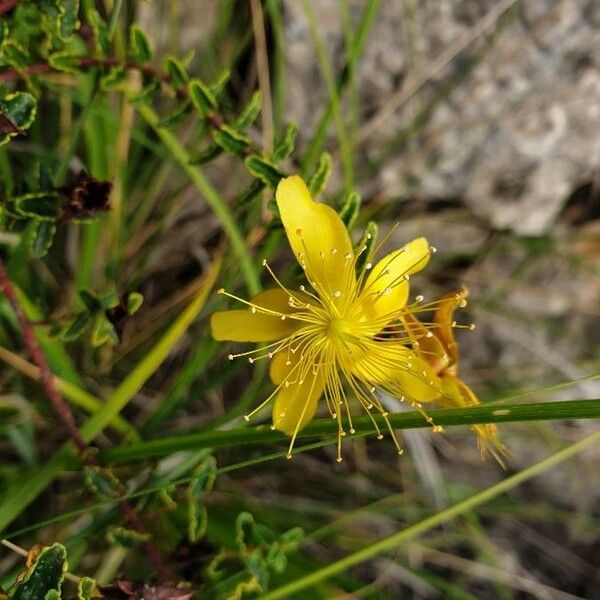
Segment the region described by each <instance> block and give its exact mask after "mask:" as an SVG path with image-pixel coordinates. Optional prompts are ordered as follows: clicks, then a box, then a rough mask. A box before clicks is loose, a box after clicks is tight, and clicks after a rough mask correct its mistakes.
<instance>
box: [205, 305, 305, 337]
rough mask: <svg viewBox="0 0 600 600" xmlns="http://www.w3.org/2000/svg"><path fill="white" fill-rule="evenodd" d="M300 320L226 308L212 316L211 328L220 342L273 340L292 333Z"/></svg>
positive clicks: (213, 334)
mask: <svg viewBox="0 0 600 600" xmlns="http://www.w3.org/2000/svg"><path fill="white" fill-rule="evenodd" d="M298 326H299V323H298V321H295V320H292V319H285V320H282V319H281V317H276V316H273V315H265V314H261V313H258V312H257V313H252V312H251V311H249V310H225V311H221V312H216V313H214V314H213V315H212V316H211V317H210V330H211V333H212V336H213V338H214V339H215V340H217V341H219V342H223V341H229V342H272V341H275V340H279V339H282V338H285V337H287V336H288V335H291V334H292V333H293V332H294V331H296V329H298Z"/></svg>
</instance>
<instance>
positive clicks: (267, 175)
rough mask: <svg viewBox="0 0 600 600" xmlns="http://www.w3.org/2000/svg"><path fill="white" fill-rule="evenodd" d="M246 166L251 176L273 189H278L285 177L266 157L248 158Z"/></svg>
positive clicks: (245, 162)
mask: <svg viewBox="0 0 600 600" xmlns="http://www.w3.org/2000/svg"><path fill="white" fill-rule="evenodd" d="M244 164H245V165H246V169H248V171H249V172H250V174H251V175H253V176H254V177H256V178H257V179H260V180H261V181H262V182H264V183H266V184H267V185H268V186H270V187H272V188H276V187H277V184H278V183H279V182H280V181H281V179H282V178H283V177H285V175H284V174H283V173H282V172H281V171H280V170H279V169H278V168H277V166H276V165H275V164H273V163H272V162H271V161H270V160H269V159H267V158H264V157H259V156H248V157H246V159H245V160H244Z"/></svg>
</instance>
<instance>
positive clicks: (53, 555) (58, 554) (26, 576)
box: [8, 544, 67, 600]
mask: <svg viewBox="0 0 600 600" xmlns="http://www.w3.org/2000/svg"><path fill="white" fill-rule="evenodd" d="M66 572H67V551H66V550H65V547H64V546H63V545H62V544H52V546H46V547H45V548H44V549H43V550H42V551H41V552H40V553H39V555H38V556H37V558H36V559H35V562H34V563H33V564H32V565H31V567H29V568H28V569H27V570H26V571H25V572H23V573H22V574H21V575H19V577H18V579H17V582H16V583H15V584H14V586H13V587H12V588H10V589H9V590H8V597H9V598H11V600H40V599H41V598H46V594H47V593H48V592H49V591H51V590H55V591H57V592H60V588H61V584H62V581H63V579H64V576H65V573H66ZM59 597H60V596H59Z"/></svg>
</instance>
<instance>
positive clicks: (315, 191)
mask: <svg viewBox="0 0 600 600" xmlns="http://www.w3.org/2000/svg"><path fill="white" fill-rule="evenodd" d="M329 175H331V154H329V152H323V153H322V154H321V158H319V164H318V165H317V169H316V171H315V172H314V174H313V176H312V177H311V178H310V181H309V182H308V189H309V190H310V193H311V194H312V196H313V197H316V196H318V195H319V194H320V193H321V191H322V190H323V188H324V187H325V186H326V185H327V180H328V179H329Z"/></svg>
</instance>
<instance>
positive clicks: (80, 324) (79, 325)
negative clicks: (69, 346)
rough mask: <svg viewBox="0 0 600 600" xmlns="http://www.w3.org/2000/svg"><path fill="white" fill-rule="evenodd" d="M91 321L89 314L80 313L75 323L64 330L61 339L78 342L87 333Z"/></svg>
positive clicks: (74, 320)
mask: <svg viewBox="0 0 600 600" xmlns="http://www.w3.org/2000/svg"><path fill="white" fill-rule="evenodd" d="M90 321H91V317H90V314H89V313H88V312H85V311H83V312H80V313H78V314H77V315H76V316H75V318H74V319H73V321H72V322H71V323H70V324H69V325H67V326H66V327H65V328H64V329H63V330H62V332H61V334H60V337H61V339H63V340H65V341H66V342H70V341H72V340H76V339H77V338H78V337H79V336H80V335H81V334H82V333H83V332H84V331H85V329H86V327H87V326H88V325H89V324H90Z"/></svg>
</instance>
